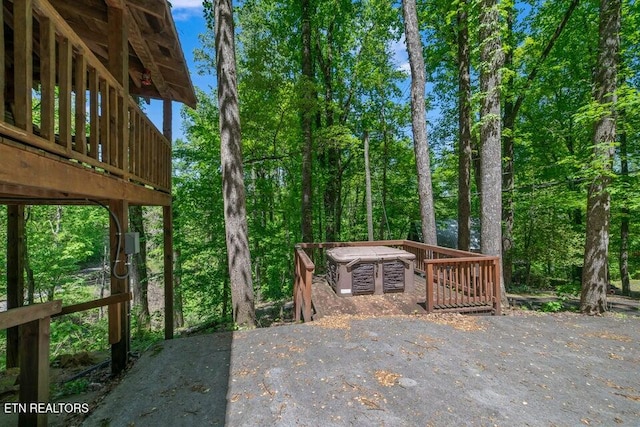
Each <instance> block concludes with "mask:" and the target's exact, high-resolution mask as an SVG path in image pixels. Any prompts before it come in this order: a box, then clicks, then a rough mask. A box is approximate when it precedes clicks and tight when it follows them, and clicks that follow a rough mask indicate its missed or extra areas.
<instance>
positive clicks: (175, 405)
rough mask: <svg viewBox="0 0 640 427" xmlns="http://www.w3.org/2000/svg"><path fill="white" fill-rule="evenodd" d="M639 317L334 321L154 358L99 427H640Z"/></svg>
mask: <svg viewBox="0 0 640 427" xmlns="http://www.w3.org/2000/svg"><path fill="white" fill-rule="evenodd" d="M639 367H640V318H638V317H633V316H620V315H617V316H606V317H584V316H580V315H577V314H566V313H565V314H540V313H529V314H522V315H511V316H503V317H470V316H459V315H431V316H389V317H378V318H372V317H327V318H324V319H321V320H319V321H317V322H312V323H307V324H296V325H287V326H279V327H271V328H264V329H256V330H249V331H239V332H233V333H230V332H229V333H217V334H211V335H202V336H196V337H190V338H183V339H175V340H172V341H167V342H164V343H162V344H160V345H158V346H157V347H155V348H153V349H152V350H150V351H149V352H147V353H146V354H144V355H143V356H142V357H141V359H140V360H139V361H138V362H137V363H136V364H135V366H134V367H133V368H132V369H131V371H130V372H129V373H128V375H127V376H126V377H125V378H124V379H123V380H122V382H121V383H120V384H119V385H118V386H117V387H116V388H115V390H114V391H113V392H111V393H110V394H109V395H108V396H107V397H106V398H105V399H104V401H103V402H102V403H101V404H100V405H99V407H98V408H97V409H95V410H94V411H93V412H92V414H91V416H90V417H89V418H88V419H87V420H86V421H85V423H84V424H83V425H86V426H131V425H135V426H191V425H198V426H205V425H225V424H226V425H229V426H271V425H275V426H319V425H322V426H344V425H355V426H425V425H426V426H453V425H456V426H461V425H468V426H485V425H486V426H494V425H497V426H579V425H601V426H613V425H628V426H638V425H640V369H639Z"/></svg>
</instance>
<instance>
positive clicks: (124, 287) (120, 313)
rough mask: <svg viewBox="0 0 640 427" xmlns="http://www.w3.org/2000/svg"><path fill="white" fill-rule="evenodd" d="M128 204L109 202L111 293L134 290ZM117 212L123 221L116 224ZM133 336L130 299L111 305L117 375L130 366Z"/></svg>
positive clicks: (120, 201) (112, 340) (112, 354)
mask: <svg viewBox="0 0 640 427" xmlns="http://www.w3.org/2000/svg"><path fill="white" fill-rule="evenodd" d="M128 208H129V206H128V203H127V202H125V201H123V200H112V201H111V202H110V203H109V209H110V210H111V212H112V214H113V215H111V216H110V221H109V235H110V247H111V295H115V294H121V293H129V292H130V289H129V276H128V268H127V266H126V261H127V257H126V255H125V253H124V234H125V233H126V232H127V225H128V223H129V219H128V215H127V213H128V210H129V209H128ZM114 216H115V217H116V218H117V220H118V223H119V224H116V222H115V220H114ZM118 225H119V227H118ZM118 232H120V234H119V233H118ZM118 247H120V253H117V249H118ZM124 276H126V277H124ZM129 340H130V327H129V301H125V302H122V303H118V304H112V305H110V306H109V343H110V344H111V372H112V373H113V374H114V375H116V374H118V373H120V372H122V371H123V370H124V369H126V367H127V362H128V355H129Z"/></svg>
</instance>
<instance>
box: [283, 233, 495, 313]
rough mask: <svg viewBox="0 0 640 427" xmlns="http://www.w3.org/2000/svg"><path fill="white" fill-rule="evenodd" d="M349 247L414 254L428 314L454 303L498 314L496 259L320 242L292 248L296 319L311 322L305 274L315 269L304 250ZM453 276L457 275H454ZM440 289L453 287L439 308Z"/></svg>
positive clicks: (405, 244) (419, 247) (406, 243)
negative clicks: (424, 289) (479, 307)
mask: <svg viewBox="0 0 640 427" xmlns="http://www.w3.org/2000/svg"><path fill="white" fill-rule="evenodd" d="M349 246H399V247H402V248H404V249H405V250H408V251H409V252H412V253H414V254H415V255H416V261H415V263H416V266H415V271H416V272H421V273H424V274H425V278H426V283H427V284H426V292H427V295H426V305H427V311H428V312H433V311H434V310H435V309H443V307H445V308H447V309H448V310H455V307H453V305H455V304H458V303H461V304H472V305H471V306H464V308H465V310H467V311H473V310H474V307H473V304H475V305H476V306H480V305H481V306H482V307H484V309H486V307H487V306H489V307H491V306H493V312H494V313H495V314H497V315H499V314H500V312H501V311H500V257H498V256H488V255H484V254H478V253H473V252H467V251H461V250H457V249H450V248H442V247H439V246H432V245H427V244H425V243H421V242H414V241H410V240H379V241H366V242H322V243H299V244H297V245H296V246H295V261H294V262H295V269H296V271H295V281H294V306H295V318H296V320H301V319H303V320H305V321H308V320H311V319H310V317H311V316H310V308H311V303H312V301H311V278H310V277H307V274H309V273H310V272H311V273H312V272H313V271H314V270H315V265H314V263H313V261H312V260H311V258H310V255H309V253H308V252H307V250H309V251H312V250H315V249H320V250H324V249H330V248H336V247H349ZM441 256H444V257H441ZM465 269H466V271H465ZM469 269H472V270H473V271H474V272H473V273H472V272H471V271H472V270H469ZM303 270H304V271H303ZM456 274H457V275H458V276H455V275H456ZM472 278H473V281H472V280H471V279H472ZM436 282H437V283H436ZM443 286H444V287H452V288H453V289H452V290H450V291H448V292H449V293H451V292H452V293H453V299H448V300H447V302H446V303H444V304H445V305H444V306H443V305H442V304H443V302H442V301H444V299H443V298H445V297H444V293H443V292H444V290H443V289H441V287H443ZM434 293H435V295H434ZM446 298H448V297H446ZM308 310H309V311H308Z"/></svg>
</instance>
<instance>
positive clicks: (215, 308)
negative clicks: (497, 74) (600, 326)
mask: <svg viewBox="0 0 640 427" xmlns="http://www.w3.org/2000/svg"><path fill="white" fill-rule="evenodd" d="M417 5H418V13H419V23H420V30H421V36H422V43H423V46H424V57H425V63H426V72H427V89H428V90H427V93H428V99H427V111H429V115H428V117H429V118H430V119H431V120H430V122H429V123H428V141H429V144H430V148H431V151H430V156H431V158H430V160H431V172H432V179H433V193H434V205H435V213H436V219H437V221H438V224H439V228H440V229H441V230H445V229H447V228H449V227H451V225H452V223H454V222H455V220H456V219H457V217H458V188H459V186H458V176H459V163H458V160H459V145H458V144H459V121H458V119H459V111H458V95H459V70H458V49H459V44H460V37H459V33H460V31H459V30H460V28H461V27H460V25H461V21H460V14H461V12H465V13H466V14H467V22H468V31H469V37H468V43H469V46H470V59H471V73H470V77H471V94H472V96H471V103H470V106H471V118H472V127H471V137H472V142H473V143H472V162H471V173H472V175H471V176H472V179H471V181H470V184H471V189H470V191H471V195H472V197H471V202H472V203H471V216H472V218H475V219H476V223H477V219H478V218H479V217H480V211H479V209H480V206H479V196H478V191H479V190H478V187H479V186H478V182H479V179H480V178H479V177H480V173H481V172H480V170H479V168H478V152H479V147H478V141H479V128H480V120H479V105H480V99H481V96H480V93H479V88H478V85H479V81H478V77H479V70H480V68H481V67H482V63H481V61H480V36H479V28H478V19H479V18H478V17H479V14H480V4H479V2H475V1H469V2H466V1H454V2H450V1H429V2H426V1H418V2H417ZM310 6H311V20H310V22H311V34H312V50H311V53H312V58H313V61H312V64H313V65H312V67H313V68H312V72H313V78H312V79H305V78H303V77H302V73H301V70H302V68H301V67H302V66H301V63H302V49H301V40H300V34H301V23H302V21H301V13H302V11H301V8H300V2H294V1H293V0H284V1H277V0H246V1H243V2H238V3H237V4H236V8H235V10H234V13H235V18H236V33H237V39H236V42H237V54H238V85H239V96H240V115H241V122H242V138H243V157H244V161H243V166H244V175H245V184H246V192H247V214H248V217H247V219H248V226H249V238H250V250H251V256H252V268H253V284H254V290H255V292H256V301H269V300H283V299H290V298H291V292H292V289H291V288H292V283H293V246H294V245H295V243H297V242H299V241H301V239H302V234H301V233H302V232H301V222H302V211H301V200H302V186H301V183H302V169H303V140H304V137H303V129H302V120H301V114H300V111H301V110H303V109H304V110H308V111H313V120H312V126H313V140H314V150H313V162H312V165H313V166H312V183H313V185H312V189H313V205H312V209H313V214H312V217H313V240H314V241H355V240H366V239H367V222H366V203H365V191H364V182H365V176H364V169H365V168H364V142H363V140H364V137H365V135H368V139H369V144H370V149H369V152H370V159H369V161H370V164H371V173H372V187H373V218H374V224H375V227H374V237H375V238H376V239H397V238H406V237H407V236H408V235H409V234H410V232H411V230H412V229H414V228H415V224H416V223H418V224H419V222H420V208H419V203H418V191H417V177H416V165H415V155H414V150H413V145H412V137H411V131H410V125H411V114H410V103H409V94H408V85H407V79H408V71H407V68H406V67H403V66H402V64H398V63H397V62H396V60H395V58H396V53H395V52H396V50H398V49H404V43H405V40H404V36H403V21H402V13H401V11H400V5H399V3H390V2H388V1H385V0H360V1H352V0H332V1H319V0H314V1H310ZM500 7H501V9H500V10H501V24H502V27H501V31H502V34H501V35H502V37H501V38H502V43H503V48H504V52H505V64H504V67H503V68H502V76H503V77H502V86H501V96H502V100H503V112H502V116H503V120H502V123H503V129H502V138H503V150H504V151H503V170H504V172H503V188H502V192H503V200H505V203H504V205H505V207H506V212H503V219H505V218H510V217H509V215H512V217H511V218H512V221H511V220H506V221H505V223H504V224H503V226H504V227H511V229H510V230H506V232H504V234H505V235H506V238H507V240H508V243H509V244H510V247H509V250H508V253H505V258H504V262H505V264H506V265H505V271H510V272H511V273H510V274H508V276H507V277H505V285H506V286H507V290H509V291H522V290H530V289H558V288H562V289H570V288H573V289H579V287H580V274H581V266H582V263H583V254H584V245H585V231H586V230H585V226H586V225H585V224H586V222H585V216H586V200H587V187H588V184H589V182H590V180H591V179H592V178H593V176H594V174H596V173H599V172H601V171H599V170H598V168H597V167H596V165H597V159H594V157H593V126H594V121H595V117H597V115H598V111H597V109H596V108H595V107H594V102H593V92H594V87H593V73H594V68H595V67H596V60H597V45H598V16H599V2H597V1H592V0H591V1H577V0H565V1H553V2H552V1H542V0H540V1H536V0H532V1H516V2H509V1H503V2H501V4H500ZM622 8H623V9H622V26H621V32H620V40H621V50H620V67H619V73H618V81H619V83H618V104H617V132H618V140H617V143H616V146H615V158H614V162H613V170H612V171H611V173H610V175H611V179H612V183H611V186H610V192H611V197H612V208H611V226H610V230H611V240H610V252H609V254H610V256H609V275H610V278H611V280H614V281H615V280H621V279H622V278H623V276H624V275H627V274H628V276H629V277H630V278H632V279H640V238H639V237H638V233H637V231H636V230H637V224H636V223H634V222H633V219H634V218H637V217H638V212H639V210H640V194H639V193H640V185H638V184H639V183H638V166H639V162H640V144H638V138H639V136H640V108H639V107H640V96H639V93H638V88H639V85H640V72H639V71H640V60H639V59H640V55H639V53H640V52H639V50H640V30H639V29H640V11H639V6H638V4H637V2H636V1H634V0H625V1H623V2H622ZM200 43H201V47H200V48H199V49H198V50H197V53H196V56H197V58H198V67H199V69H198V72H200V73H203V74H205V75H211V74H212V73H214V70H215V60H214V53H213V52H214V49H213V32H212V31H211V30H209V31H207V32H205V33H204V34H202V35H201V37H200ZM212 79H213V77H212ZM212 82H213V80H212ZM212 86H213V83H212V84H211V86H210V87H212ZM309 91H311V92H313V93H314V94H315V95H314V96H313V97H312V98H311V99H310V98H308V97H305V94H306V93H309ZM198 100H199V103H198V108H197V109H196V110H190V109H183V110H182V121H183V131H184V135H183V136H182V137H181V138H179V139H178V140H176V141H175V142H174V179H173V193H174V217H175V218H174V226H175V231H174V238H175V242H174V247H175V259H176V264H175V271H176V274H175V276H176V283H175V286H176V292H177V300H176V303H177V304H176V309H177V311H178V312H177V315H176V319H177V322H178V326H188V325H194V324H197V323H200V322H203V321H206V320H208V321H213V322H217V323H225V322H228V321H229V318H230V314H231V313H230V311H231V307H230V293H229V283H228V272H227V267H226V265H227V258H226V246H225V237H224V236H225V231H224V217H223V201H222V179H221V173H220V171H221V164H220V137H219V131H218V109H217V102H216V93H215V91H206V90H198ZM514 109H515V113H514ZM511 143H512V145H511ZM509 147H512V151H511V150H510V149H509ZM510 211H511V212H510ZM505 215H506V216H505ZM130 216H131V218H132V220H134V218H136V215H135V214H131V215H130ZM27 217H28V218H27V222H26V225H27V248H28V249H27V250H28V266H27V270H26V274H27V283H28V284H29V285H30V286H29V287H30V297H32V298H33V299H34V300H36V302H37V301H38V300H47V299H52V298H54V297H55V298H63V299H64V300H65V304H66V303H67V302H69V303H71V302H74V301H84V300H88V299H91V298H92V297H94V296H95V294H96V292H100V285H99V284H100V283H102V281H104V279H103V278H101V276H100V274H102V273H98V274H97V275H94V276H91V275H88V274H86V271H87V270H86V269H87V268H89V267H92V268H94V269H96V268H97V270H98V271H99V272H102V271H103V269H102V266H103V265H104V264H105V263H104V260H103V259H104V256H105V254H106V253H108V252H107V251H106V250H105V247H106V245H107V244H108V243H107V241H106V236H107V230H108V222H107V220H108V218H107V214H106V211H104V210H103V209H102V208H101V207H71V206H32V207H29V208H28V209H27ZM142 218H143V224H144V228H145V239H144V242H145V243H146V248H147V249H148V251H147V256H146V258H147V263H146V265H147V268H146V269H145V270H146V271H148V273H149V275H148V279H144V278H142V279H141V280H142V281H144V282H143V286H142V287H144V283H146V284H149V283H151V284H152V285H160V286H152V287H151V288H152V289H159V288H161V287H162V286H161V283H160V282H161V280H162V275H161V267H162V262H161V255H162V254H161V251H162V250H161V245H160V241H161V239H162V235H161V227H160V225H159V224H160V218H161V217H160V215H159V213H158V212H157V211H156V210H155V209H152V208H144V209H143V211H142ZM6 219H7V215H6V208H5V207H0V239H2V240H5V234H6ZM136 227H139V226H137V225H135V226H133V227H132V228H134V229H135V228H136ZM442 234H446V233H441V235H442ZM621 260H622V262H621ZM625 261H626V263H625ZM625 264H626V265H627V268H626V269H625V268H622V269H621V267H624V265H625ZM4 265H6V253H4V252H0V266H4ZM0 269H4V268H3V267H0ZM621 270H622V271H621ZM81 271H85V273H82V274H79V272H81ZM139 281H140V279H139V280H138V282H139ZM96 284H98V285H97V286H96ZM136 289H138V292H137V296H138V297H137V299H136V302H137V303H138V305H139V304H140V298H139V297H140V296H141V295H142V294H143V293H142V292H141V291H140V284H139V283H138V284H137V285H136ZM5 290H6V277H5V275H4V274H0V294H4V293H5V292H6V291H5ZM136 310H137V311H136V313H139V312H142V313H143V316H142V317H140V318H138V316H134V319H135V320H136V321H138V320H140V322H139V324H138V326H139V330H140V331H143V330H146V327H145V326H147V325H149V324H154V322H150V320H149V317H147V316H146V313H144V309H142V310H141V309H139V308H138V309H136ZM151 314H153V313H151ZM65 319H66V317H65ZM96 320H97V319H96V318H95V317H94V318H90V319H86V318H83V317H81V316H77V317H70V318H69V319H68V320H64V321H63V320H60V321H56V322H54V323H53V324H52V340H54V342H55V340H56V339H57V338H56V337H57V336H59V339H60V340H61V341H66V344H65V345H67V346H69V345H73V342H76V343H78V342H86V340H87V339H88V338H90V337H92V336H96V334H93V332H92V331H93V328H95V327H96V326H95V324H96ZM100 322H102V323H100ZM97 324H98V327H103V328H105V329H106V321H102V320H99V319H98V320H97ZM158 324H161V321H159V322H158ZM100 325H102V326H100ZM141 333H142V332H141ZM98 335H101V336H104V337H105V341H106V334H98ZM78 338H81V340H78ZM102 344H104V346H105V347H106V343H101V342H99V340H97V342H94V343H93V344H92V345H95V346H100V345H102ZM63 348H66V347H64V345H62V344H61V345H60V351H62V349H63ZM54 353H55V351H54Z"/></svg>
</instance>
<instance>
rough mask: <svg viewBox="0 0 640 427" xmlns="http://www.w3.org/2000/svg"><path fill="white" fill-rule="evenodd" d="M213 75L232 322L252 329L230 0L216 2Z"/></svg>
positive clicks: (248, 257) (248, 253)
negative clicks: (216, 102)
mask: <svg viewBox="0 0 640 427" xmlns="http://www.w3.org/2000/svg"><path fill="white" fill-rule="evenodd" d="M214 22H215V48H216V74H217V78H218V108H219V112H220V119H219V126H220V144H221V146H220V159H221V163H222V197H223V200H224V223H225V232H226V243H227V259H228V262H227V263H228V266H229V280H230V286H231V302H232V305H233V320H234V322H236V323H237V324H238V325H241V326H249V327H253V326H255V308H254V297H253V280H252V277H251V254H250V252H249V236H248V230H247V212H246V200H245V199H246V197H245V186H244V176H243V167H242V139H241V133H240V109H239V106H238V83H237V73H236V54H235V42H234V24H233V8H232V1H231V0H215V5H214Z"/></svg>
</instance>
